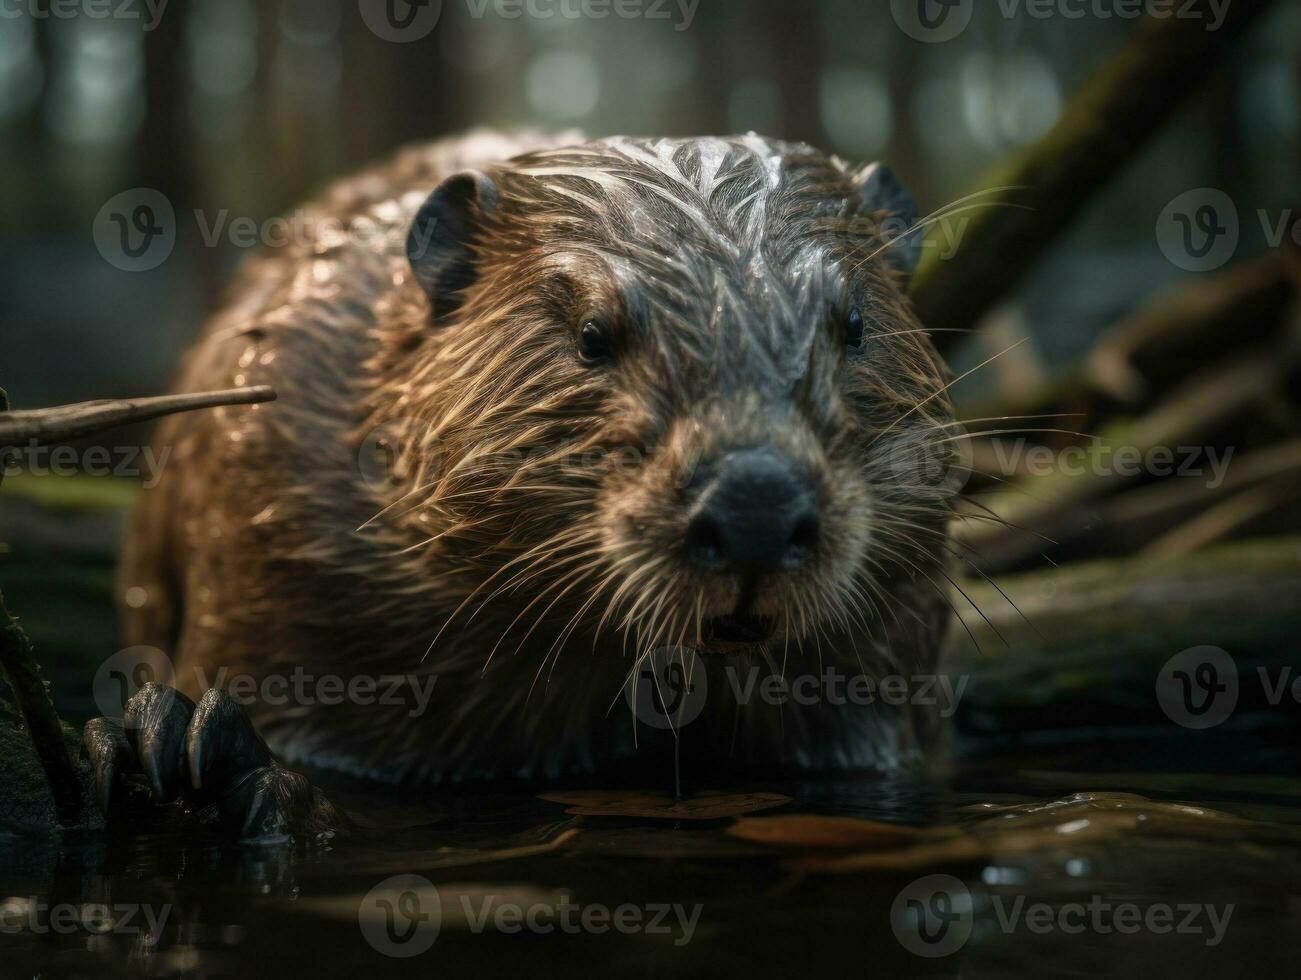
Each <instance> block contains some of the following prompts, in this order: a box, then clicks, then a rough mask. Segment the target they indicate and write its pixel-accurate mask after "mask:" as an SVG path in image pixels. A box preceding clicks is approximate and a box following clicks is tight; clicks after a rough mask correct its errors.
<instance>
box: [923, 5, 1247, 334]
mask: <svg viewBox="0 0 1301 980" xmlns="http://www.w3.org/2000/svg"><path fill="white" fill-rule="evenodd" d="M1271 5H1272V0H1238V2H1235V3H1233V4H1231V5H1229V6H1228V7H1227V9H1224V10H1222V11H1221V13H1222V16H1223V21H1222V23H1220V25H1219V27H1218V29H1216V30H1213V31H1211V30H1207V29H1206V28H1207V24H1208V23H1210V22H1213V20H1214V10H1213V9H1212V4H1211V2H1210V0H1190V3H1189V4H1188V5H1187V11H1186V13H1184V14H1181V16H1178V17H1155V16H1152V15H1148V16H1147V17H1145V18H1144V19H1143V20H1142V21H1141V22H1140V23H1139V25H1138V26H1137V27H1136V28H1135V29H1134V31H1133V33H1132V35H1131V36H1130V38H1129V39H1128V40H1127V41H1126V43H1125V44H1123V45H1122V46H1121V48H1120V50H1118V51H1117V52H1115V53H1114V54H1113V55H1112V56H1111V58H1110V59H1109V60H1108V62H1107V63H1106V64H1105V65H1104V66H1103V67H1102V68H1101V70H1099V71H1098V72H1097V74H1096V75H1094V76H1093V77H1092V78H1091V79H1090V80H1089V81H1088V82H1087V83H1085V85H1084V86H1083V88H1082V89H1081V90H1080V92H1079V93H1078V94H1077V95H1076V96H1075V98H1074V99H1073V100H1072V101H1071V103H1070V104H1069V105H1068V106H1067V108H1066V110H1065V112H1063V114H1062V116H1061V119H1059V120H1058V122H1057V125H1056V126H1054V127H1053V128H1052V130H1051V131H1049V132H1048V133H1047V134H1045V135H1044V136H1043V137H1042V138H1041V139H1040V140H1038V141H1037V142H1036V143H1034V144H1033V145H1031V146H1029V147H1028V148H1026V149H1025V150H1024V151H1023V152H1022V153H1020V154H1018V155H1016V156H1014V157H1013V158H1012V159H1010V160H1009V161H1007V162H1006V163H1005V164H1003V165H1002V166H1001V167H999V168H998V169H997V170H996V171H995V172H994V173H992V174H990V175H989V176H988V177H987V178H986V180H985V181H983V183H982V186H984V187H987V188H991V193H989V194H987V195H983V196H982V197H981V198H980V199H979V200H980V202H981V206H980V208H979V210H976V211H975V212H974V214H973V216H972V219H971V222H970V224H969V225H968V226H967V229H966V232H965V233H964V235H963V238H962V242H961V244H960V246H959V249H958V251H957V252H956V253H955V254H953V255H951V256H949V257H948V258H947V259H946V258H942V257H941V250H940V249H925V250H924V252H925V254H924V256H923V259H922V264H921V267H920V268H919V269H918V270H917V275H916V276H915V278H914V280H913V301H914V303H915V304H916V307H917V311H918V313H919V315H920V317H921V321H922V323H923V324H924V325H925V326H926V327H928V328H929V329H931V330H933V331H936V333H935V342H936V344H937V345H938V346H939V347H940V349H941V350H942V351H944V350H948V349H951V348H952V347H953V346H954V340H955V338H959V337H961V334H955V333H950V332H948V331H952V330H969V329H970V328H972V327H974V326H975V325H976V324H977V323H978V322H979V321H980V320H981V318H982V317H984V315H985V314H986V313H988V312H989V311H990V310H991V309H993V307H994V305H995V304H996V303H998V302H999V301H1000V300H1002V299H1004V298H1005V297H1006V296H1007V295H1008V294H1009V293H1011V292H1012V290H1014V289H1015V288H1016V287H1017V285H1019V284H1020V282H1021V280H1022V278H1023V277H1024V276H1025V274H1026V273H1027V272H1028V271H1029V269H1030V268H1031V267H1032V266H1033V265H1034V264H1035V263H1036V262H1037V261H1038V260H1039V258H1040V256H1042V255H1043V254H1044V252H1045V251H1046V250H1047V249H1048V247H1049V246H1050V245H1051V244H1052V243H1053V242H1054V241H1056V239H1057V238H1058V237H1059V236H1060V235H1061V233H1062V232H1063V231H1064V230H1065V229H1066V228H1067V227H1068V226H1069V225H1070V223H1071V222H1072V221H1073V220H1074V219H1075V217H1076V216H1077V215H1078V214H1079V213H1080V211H1081V210H1082V209H1083V208H1084V206H1085V205H1086V204H1088V203H1089V201H1090V200H1091V199H1092V198H1093V197H1094V195H1095V194H1096V193H1097V192H1098V191H1099V190H1101V189H1102V188H1103V187H1105V186H1106V185H1107V184H1108V183H1109V182H1110V181H1111V179H1112V178H1113V177H1114V176H1115V175H1116V174H1117V173H1118V172H1119V171H1120V170H1121V168H1122V167H1123V166H1124V165H1125V164H1126V163H1128V162H1129V161H1130V160H1131V159H1133V158H1134V156H1135V155H1136V154H1137V152H1138V151H1139V150H1140V149H1141V148H1142V146H1143V145H1144V144H1145V143H1146V142H1147V141H1148V140H1149V139H1150V138H1151V137H1152V136H1153V135H1154V134H1155V133H1156V132H1157V131H1158V130H1159V129H1160V128H1161V126H1162V125H1163V124H1164V123H1165V122H1167V121H1168V120H1169V119H1170V118H1171V116H1173V115H1174V113H1175V111H1176V110H1177V109H1178V108H1179V107H1180V106H1181V105H1183V104H1184V100H1185V99H1187V98H1188V97H1190V96H1191V95H1192V94H1193V93H1195V92H1197V91H1198V89H1199V83H1201V82H1204V81H1205V80H1206V79H1207V78H1209V77H1210V76H1211V74H1212V72H1213V69H1214V68H1215V66H1216V64H1217V63H1218V62H1219V61H1220V60H1221V59H1222V58H1223V57H1224V55H1225V54H1226V53H1227V52H1228V50H1229V49H1230V48H1231V47H1232V45H1233V42H1234V41H1236V40H1237V38H1238V37H1239V36H1241V34H1242V33H1243V32H1244V31H1245V30H1246V29H1247V28H1248V27H1249V26H1250V25H1251V24H1253V23H1254V22H1256V21H1257V20H1258V19H1259V17H1260V16H1261V15H1262V14H1263V13H1264V12H1265V11H1266V10H1268V9H1269V8H1270V6H1271ZM1199 15H1200V16H1199ZM1000 205H1004V206H1000ZM1027 206H1028V207H1029V208H1030V209H1031V210H1025V208H1026V207H1027Z"/></svg>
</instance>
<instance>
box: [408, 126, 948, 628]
mask: <svg viewBox="0 0 1301 980" xmlns="http://www.w3.org/2000/svg"><path fill="white" fill-rule="evenodd" d="M902 200H903V199H902V193H901V192H900V191H898V189H897V187H895V185H893V183H892V180H891V178H890V177H889V175H888V172H884V171H883V170H881V169H879V168H877V169H871V168H869V170H868V171H865V172H861V173H859V174H854V173H852V172H848V171H846V170H845V169H843V168H842V167H841V166H840V165H839V164H838V163H836V162H834V161H831V160H828V159H827V158H826V157H824V156H822V155H821V154H818V153H816V152H815V151H812V150H810V149H809V148H807V147H802V146H791V145H786V144H774V143H770V142H766V141H762V140H760V139H758V138H756V137H747V138H743V139H737V140H728V141H723V140H687V141H673V142H668V141H661V142H655V143H642V142H632V141H625V140H620V141H610V142H603V143H597V144H590V145H588V146H587V147H582V148H579V149H575V150H572V151H560V152H548V153H545V154H540V155H537V156H533V157H528V158H524V159H523V160H522V161H520V162H519V164H518V166H516V167H514V168H512V169H509V170H503V171H502V172H500V173H494V174H493V175H491V176H483V175H465V176H461V177H457V178H453V179H452V180H451V181H449V182H448V183H446V184H444V185H443V187H442V188H441V189H440V191H439V192H438V193H437V194H436V195H435V196H434V197H433V198H431V199H430V202H429V203H428V204H427V205H426V207H425V209H424V211H423V212H422V214H421V216H420V217H418V218H417V220H416V223H415V226H414V227H413V230H412V240H411V249H410V251H411V255H412V261H413V266H414V268H415V271H416V273H417V276H418V278H420V279H421V281H422V282H423V283H424V284H425V285H426V287H427V289H428V292H429V294H430V297H431V299H432V301H433V305H434V310H435V315H436V317H437V318H438V320H439V322H440V325H439V326H438V327H436V328H435V329H436V330H438V331H439V334H438V336H437V339H436V342H435V343H434V344H432V345H431V357H432V358H433V360H432V361H431V363H430V364H429V365H428V366H427V367H426V369H425V372H426V374H427V376H428V377H429V378H430V379H434V378H436V379H437V384H439V385H441V386H443V390H444V391H445V395H443V396H441V398H442V399H445V400H440V403H439V405H438V407H437V411H436V412H434V413H431V418H430V423H431V425H432V426H433V428H434V430H435V433H434V434H435V435H436V437H437V440H438V443H439V446H440V450H441V458H440V460H439V462H438V464H437V471H436V472H434V467H433V466H431V467H430V471H429V472H426V473H422V474H418V475H417V477H416V478H417V479H421V480H422V482H424V483H428V484H429V485H430V486H431V487H432V488H433V489H432V491H431V492H430V494H429V497H428V506H427V508H426V510H425V514H426V517H425V520H426V521H430V520H431V518H429V516H428V514H429V513H433V514H434V517H433V518H432V523H433V524H434V525H435V527H434V530H435V531H438V530H439V529H442V528H445V529H446V531H447V537H446V538H445V539H444V541H443V544H442V545H441V549H442V550H441V554H442V555H443V556H444V557H446V558H448V559H450V560H453V561H457V562H460V563H462V564H463V565H464V567H466V568H467V569H468V570H470V571H472V572H473V576H474V577H476V578H479V579H488V580H490V581H489V582H488V584H487V585H486V587H485V588H484V589H483V590H482V591H481V600H486V599H487V598H489V597H490V596H497V597H499V598H505V597H510V598H509V601H508V602H506V603H505V605H506V606H507V607H508V608H509V609H510V610H512V611H513V612H515V613H518V612H519V610H521V609H525V610H526V611H525V612H524V613H523V614H521V615H522V621H524V622H527V623H532V622H534V621H537V620H539V619H543V618H546V617H548V616H552V615H559V624H558V625H559V627H561V628H563V627H564V625H565V623H568V624H569V625H570V626H571V627H572V628H573V629H580V628H582V629H583V630H584V631H585V632H587V633H592V632H598V631H608V632H610V633H611V634H614V635H616V636H618V635H619V634H622V635H623V638H624V639H627V638H632V639H633V640H634V641H635V643H636V645H637V646H638V648H639V649H641V650H646V649H653V648H654V647H657V646H660V645H664V644H673V643H685V644H688V645H692V646H696V647H698V648H701V649H705V650H713V651H726V650H729V649H735V648H737V647H738V646H747V645H754V644H757V643H764V642H772V643H774V644H786V643H789V644H791V645H792V646H796V645H806V646H807V645H809V644H812V643H813V642H815V640H817V639H818V638H819V637H820V636H823V635H827V634H830V633H834V632H836V631H838V630H841V629H856V628H862V627H863V624H864V623H865V622H866V621H870V620H872V619H873V618H879V617H884V616H891V615H894V616H898V615H901V614H902V613H901V612H900V611H899V610H896V609H889V610H887V609H884V608H882V604H883V603H888V602H889V601H890V600H889V585H888V580H889V579H890V577H891V576H897V575H899V574H917V575H928V574H931V570H930V569H928V567H927V565H929V564H930V556H931V555H932V554H933V553H934V552H935V551H937V550H938V548H939V544H940V542H941V541H942V540H943V534H944V528H945V519H946V511H947V506H948V499H947V496H946V495H945V494H944V493H942V492H937V489H938V488H937V481H936V479H935V477H936V471H935V470H934V466H935V464H937V463H939V464H942V463H943V452H942V451H940V452H938V453H933V452H931V450H935V449H936V447H940V448H941V449H943V448H947V444H946V442H945V440H946V439H948V438H949V437H951V436H952V435H953V432H952V430H951V429H949V428H947V427H946V424H947V423H949V422H950V417H949V415H948V405H947V402H946V399H945V398H944V394H943V386H944V382H943V380H942V368H941V367H940V365H939V362H938V359H937V356H936V355H935V353H934V351H933V349H932V348H931V346H930V344H929V342H928V340H927V339H926V337H925V335H924V334H923V333H922V332H921V329H920V327H919V325H918V324H917V322H916V321H915V319H914V318H913V315H912V313H911V311H910V308H909V306H908V303H907V301H906V299H905V298H904V295H903V292H902V287H903V284H904V281H905V279H906V272H907V267H908V266H909V265H910V259H911V254H910V250H911V249H912V247H913V246H912V245H911V243H905V242H903V241H900V242H898V243H896V245H895V246H894V247H893V248H890V249H884V250H883V248H882V246H883V244H884V241H885V238H883V231H882V219H883V218H885V217H886V215H887V214H888V213H891V212H899V211H902V210H904V208H905V205H904V204H903V203H902ZM903 220H905V221H911V218H908V217H907V216H906V215H904V216H903ZM895 233H896V234H897V233H898V228H897V227H896V229H895ZM892 259H893V260H895V261H896V262H897V264H895V265H892V264H891V261H889V260H892ZM901 267H903V268H901ZM436 397H437V396H436ZM868 629H869V630H870V627H868Z"/></svg>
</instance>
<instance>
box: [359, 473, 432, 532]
mask: <svg viewBox="0 0 1301 980" xmlns="http://www.w3.org/2000/svg"><path fill="white" fill-rule="evenodd" d="M437 485H438V481H437V480H435V481H434V482H433V483H426V484H424V485H423V486H416V487H412V488H411V489H410V490H408V491H407V492H406V493H404V494H403V495H402V496H400V497H398V499H397V500H394V501H393V502H392V503H390V504H386V505H385V506H384V507H381V508H380V510H379V512H378V513H376V514H375V516H374V517H371V518H370V519H369V520H367V521H366V522H365V523H363V524H360V525H358V527H357V529H356V530H357V531H364V530H366V528H368V527H370V526H371V525H372V524H374V523H375V522H376V521H377V520H379V519H380V518H381V517H383V516H384V515H385V514H387V513H388V512H389V511H390V510H392V509H393V508H394V507H396V506H397V505H398V504H400V503H402V501H404V500H406V499H407V498H408V497H410V496H412V495H413V494H417V493H424V492H425V491H426V490H432V489H433V488H434V487H436V486H437Z"/></svg>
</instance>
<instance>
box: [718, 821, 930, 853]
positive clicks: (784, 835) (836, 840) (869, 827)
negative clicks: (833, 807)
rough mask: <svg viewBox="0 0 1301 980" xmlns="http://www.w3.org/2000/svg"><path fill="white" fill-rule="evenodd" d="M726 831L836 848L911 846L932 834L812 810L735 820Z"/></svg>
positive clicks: (782, 843)
mask: <svg viewBox="0 0 1301 980" xmlns="http://www.w3.org/2000/svg"><path fill="white" fill-rule="evenodd" d="M727 832H728V833H729V834H731V835H732V836H733V837H740V838H741V839H742V840H748V841H752V842H754V843H756V844H766V845H768V846H770V847H788V848H797V849H800V850H823V849H827V850H838V851H868V850H881V849H885V848H890V847H904V846H911V845H913V844H916V843H917V842H918V841H922V840H925V839H927V838H928V837H933V836H934V835H933V834H932V833H931V832H928V831H925V830H919V829H917V828H916V827H904V826H901V825H899V824H893V823H880V822H878V821H873V820H858V819H855V818H854V817H825V816H819V815H817V814H812V813H797V814H790V815H787V816H780V817H757V818H752V819H746V820H738V821H737V822H736V823H735V824H733V825H732V826H731V827H728V828H727Z"/></svg>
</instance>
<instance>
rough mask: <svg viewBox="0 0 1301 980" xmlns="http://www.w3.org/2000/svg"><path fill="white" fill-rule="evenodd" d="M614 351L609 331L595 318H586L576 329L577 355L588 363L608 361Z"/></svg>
mask: <svg viewBox="0 0 1301 980" xmlns="http://www.w3.org/2000/svg"><path fill="white" fill-rule="evenodd" d="M613 353H614V344H613V342H612V340H611V338H610V331H609V330H607V329H606V328H605V327H604V326H602V325H601V324H599V323H597V322H596V321H595V320H587V321H585V322H584V323H583V326H582V327H581V328H580V329H579V331H578V356H579V357H581V358H582V359H583V360H584V361H586V362H587V363H588V364H598V363H600V362H602V361H608V360H609V359H610V357H611V355H612V354H613Z"/></svg>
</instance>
